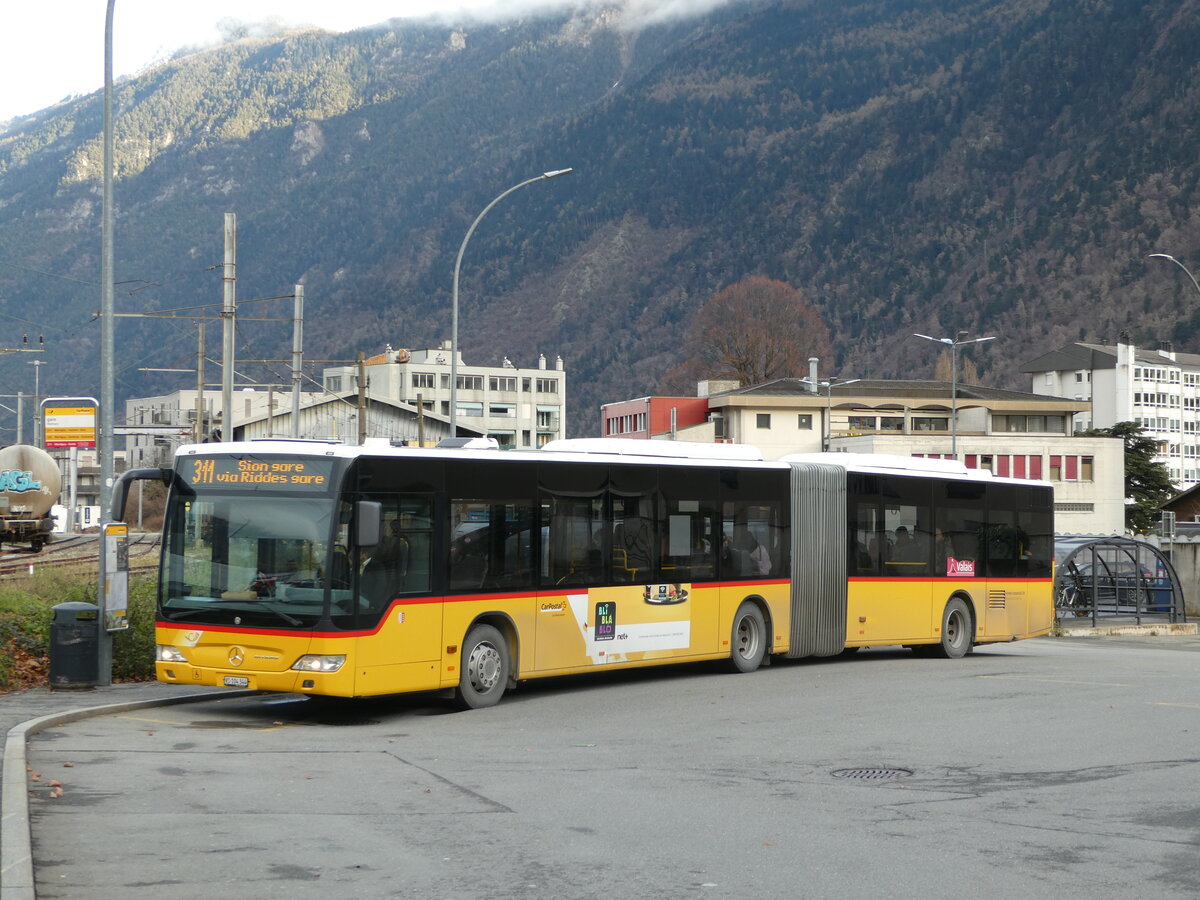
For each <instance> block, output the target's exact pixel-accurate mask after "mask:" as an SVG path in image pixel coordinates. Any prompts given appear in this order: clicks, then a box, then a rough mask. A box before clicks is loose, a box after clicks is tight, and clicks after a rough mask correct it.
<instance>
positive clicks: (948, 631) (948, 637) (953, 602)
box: [933, 597, 975, 659]
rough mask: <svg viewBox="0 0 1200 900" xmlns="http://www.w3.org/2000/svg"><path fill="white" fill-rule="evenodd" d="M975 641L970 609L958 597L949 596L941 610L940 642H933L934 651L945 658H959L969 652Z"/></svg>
mask: <svg viewBox="0 0 1200 900" xmlns="http://www.w3.org/2000/svg"><path fill="white" fill-rule="evenodd" d="M974 643H975V623H974V621H973V620H972V618H971V610H970V609H968V608H967V604H966V603H964V602H963V601H962V600H961V599H960V598H958V597H951V598H950V600H949V602H947V603H946V608H945V609H944V610H943V611H942V642H941V643H940V644H934V645H933V647H934V652H935V653H936V654H937V655H938V656H942V657H945V658H946V659H961V658H962V657H964V656H966V655H967V654H968V653H970V652H971V646H972V645H973V644H974Z"/></svg>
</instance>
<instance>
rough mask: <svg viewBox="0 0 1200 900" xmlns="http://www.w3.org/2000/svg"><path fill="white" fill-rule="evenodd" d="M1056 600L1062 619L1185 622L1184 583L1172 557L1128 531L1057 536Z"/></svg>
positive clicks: (1055, 558) (1056, 608)
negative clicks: (1126, 533)
mask: <svg viewBox="0 0 1200 900" xmlns="http://www.w3.org/2000/svg"><path fill="white" fill-rule="evenodd" d="M1054 562H1055V569H1054V606H1055V613H1056V615H1057V617H1058V618H1059V620H1063V621H1065V620H1067V619H1070V618H1072V617H1076V618H1085V617H1086V618H1091V620H1092V623H1093V624H1096V622H1097V621H1098V620H1099V619H1101V618H1105V619H1109V618H1115V617H1120V618H1126V619H1129V618H1131V619H1133V620H1134V621H1135V622H1136V623H1137V624H1139V625H1140V624H1142V621H1143V620H1144V619H1148V620H1152V621H1155V620H1157V621H1167V622H1184V621H1186V620H1187V614H1186V612H1185V610H1184V600H1183V589H1182V587H1181V586H1180V583H1179V577H1178V575H1176V573H1175V568H1174V566H1172V565H1171V560H1170V558H1169V557H1168V556H1167V555H1166V554H1164V553H1162V552H1161V551H1160V550H1159V549H1158V548H1157V547H1154V546H1152V545H1150V544H1147V543H1145V542H1144V541H1137V540H1133V539H1132V538H1125V537H1100V538H1098V537H1095V536H1094V535H1093V536H1078V537H1058V538H1055V540H1054Z"/></svg>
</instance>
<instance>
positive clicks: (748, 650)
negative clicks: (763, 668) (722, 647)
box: [729, 600, 767, 672]
mask: <svg viewBox="0 0 1200 900" xmlns="http://www.w3.org/2000/svg"><path fill="white" fill-rule="evenodd" d="M729 644H730V648H729V665H730V668H731V669H732V670H733V671H734V672H753V671H754V670H755V669H757V668H758V667H759V666H760V665H762V661H763V657H764V656H766V653H767V623H766V621H765V620H764V619H763V614H762V610H760V609H759V608H758V606H757V605H755V604H753V603H751V602H750V601H749V600H747V601H745V602H744V603H742V605H741V606H739V607H738V611H737V614H736V615H735V616H734V617H733V629H732V631H731V633H730V640H729Z"/></svg>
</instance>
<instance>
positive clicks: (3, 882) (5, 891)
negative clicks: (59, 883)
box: [0, 690, 258, 900]
mask: <svg viewBox="0 0 1200 900" xmlns="http://www.w3.org/2000/svg"><path fill="white" fill-rule="evenodd" d="M257 693H258V691H246V692H244V693H243V692H240V691H229V690H224V691H219V692H207V693H203V694H188V695H187V696H184V697H161V698H159V697H156V698H153V699H150V700H130V701H127V702H125V703H109V704H106V705H103V706H88V707H80V708H78V709H71V710H67V711H66V712H59V713H52V714H50V715H48V716H40V717H39V718H36V719H30V720H29V721H28V722H22V723H21V724H20V725H17V726H15V727H14V728H11V729H9V732H8V737H7V739H6V740H5V742H4V781H3V784H4V789H3V797H4V803H3V809H2V811H0V900H35V893H34V880H33V842H32V836H31V835H30V831H29V779H28V777H27V775H26V753H25V750H26V744H27V741H28V740H29V736H30V735H31V734H37V733H38V732H39V731H45V730H46V729H47V728H53V727H54V726H55V725H62V724H65V723H67V722H76V721H78V720H79V719H86V718H88V717H89V716H99V715H107V714H109V713H119V712H126V711H127V710H133V709H145V708H146V707H150V706H174V705H175V704H178V703H196V702H198V701H201V700H215V699H218V698H222V697H225V698H228V697H238V696H243V695H250V694H257Z"/></svg>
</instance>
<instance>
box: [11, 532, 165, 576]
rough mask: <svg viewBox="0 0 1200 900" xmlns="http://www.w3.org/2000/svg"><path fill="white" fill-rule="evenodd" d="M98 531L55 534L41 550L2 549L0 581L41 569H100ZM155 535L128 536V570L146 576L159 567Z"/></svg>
mask: <svg viewBox="0 0 1200 900" xmlns="http://www.w3.org/2000/svg"><path fill="white" fill-rule="evenodd" d="M99 538H100V536H99V535H98V534H68V535H58V536H56V538H55V540H54V541H53V542H52V543H49V544H47V545H46V546H45V547H43V548H42V550H41V552H40V553H30V552H29V551H28V550H16V549H8V548H5V549H4V550H3V552H0V581H2V580H11V579H14V578H28V577H29V575H31V574H32V573H33V572H36V571H37V570H38V569H42V568H51V569H74V570H82V571H84V572H87V571H91V572H94V573H97V577H99V576H98V571H99V565H100V559H99V547H98V543H97V542H98V541H99ZM159 543H160V535H158V534H137V533H134V534H130V535H129V573H130V574H131V575H145V574H149V573H151V572H153V571H154V570H155V569H156V568H158V547H159Z"/></svg>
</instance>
